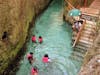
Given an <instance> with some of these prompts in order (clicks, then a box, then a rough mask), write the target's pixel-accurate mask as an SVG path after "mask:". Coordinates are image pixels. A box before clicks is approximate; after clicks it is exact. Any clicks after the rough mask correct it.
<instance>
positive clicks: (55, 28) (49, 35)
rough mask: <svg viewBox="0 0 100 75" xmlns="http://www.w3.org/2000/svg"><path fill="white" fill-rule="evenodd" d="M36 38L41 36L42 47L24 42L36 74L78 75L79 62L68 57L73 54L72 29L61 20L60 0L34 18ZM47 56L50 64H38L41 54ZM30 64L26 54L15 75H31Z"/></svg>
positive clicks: (33, 31) (61, 5)
mask: <svg viewBox="0 0 100 75" xmlns="http://www.w3.org/2000/svg"><path fill="white" fill-rule="evenodd" d="M31 31H32V34H35V35H36V36H37V38H38V36H39V35H41V36H42V37H43V43H42V44H39V43H37V44H33V43H32V42H31V38H30V41H29V42H28V43H27V52H26V54H27V53H29V52H33V53H34V57H35V58H36V61H35V62H34V63H33V66H37V67H38V69H39V75H77V72H78V70H79V68H80V62H77V61H75V60H71V59H70V58H69V56H70V55H71V52H72V50H73V49H72V47H71V46H72V45H71V37H72V30H71V26H70V25H68V24H67V23H66V22H64V21H63V0H54V1H53V2H52V3H51V4H50V6H49V7H48V9H47V10H45V12H44V13H43V14H42V15H41V16H40V18H38V19H37V21H36V25H35V28H33V29H32V30H31ZM45 53H47V54H48V55H49V57H50V58H51V60H52V62H51V63H49V64H48V65H47V66H46V65H44V64H43V63H42V61H41V59H42V57H43V55H44V54H45ZM30 70H31V65H30V64H29V63H28V61H27V59H26V55H25V56H24V58H23V59H22V60H21V61H20V68H19V70H18V72H17V73H16V75H30Z"/></svg>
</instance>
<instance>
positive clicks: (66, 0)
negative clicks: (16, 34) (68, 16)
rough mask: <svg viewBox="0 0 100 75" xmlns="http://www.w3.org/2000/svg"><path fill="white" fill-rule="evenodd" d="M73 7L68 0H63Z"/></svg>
mask: <svg viewBox="0 0 100 75" xmlns="http://www.w3.org/2000/svg"><path fill="white" fill-rule="evenodd" d="M65 2H67V3H68V4H69V5H70V6H71V7H72V8H73V9H74V8H75V7H74V6H73V5H72V4H71V3H70V2H69V1H68V0H65Z"/></svg>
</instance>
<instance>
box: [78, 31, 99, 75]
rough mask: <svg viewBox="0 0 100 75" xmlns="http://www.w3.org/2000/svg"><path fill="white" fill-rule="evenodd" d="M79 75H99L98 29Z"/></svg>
mask: <svg viewBox="0 0 100 75" xmlns="http://www.w3.org/2000/svg"><path fill="white" fill-rule="evenodd" d="M79 75H100V29H99V31H98V36H97V38H96V39H95V41H94V44H93V46H92V47H91V48H90V49H89V50H88V51H87V53H86V55H85V58H84V62H83V65H82V67H81V70H80V72H79Z"/></svg>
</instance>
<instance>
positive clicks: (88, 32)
mask: <svg viewBox="0 0 100 75" xmlns="http://www.w3.org/2000/svg"><path fill="white" fill-rule="evenodd" d="M82 33H84V34H88V35H90V34H91V33H92V32H91V31H89V30H86V31H85V30H84V31H82Z"/></svg>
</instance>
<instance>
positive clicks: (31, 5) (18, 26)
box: [0, 0, 50, 74]
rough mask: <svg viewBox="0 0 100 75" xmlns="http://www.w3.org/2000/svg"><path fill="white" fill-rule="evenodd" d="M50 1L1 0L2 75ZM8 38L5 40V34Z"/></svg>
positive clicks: (0, 57)
mask: <svg viewBox="0 0 100 75" xmlns="http://www.w3.org/2000/svg"><path fill="white" fill-rule="evenodd" d="M49 1H50V0H0V74H1V73H2V72H3V71H4V69H5V68H6V67H7V66H8V64H9V63H10V61H11V60H13V59H14V58H15V57H16V54H17V53H18V52H19V50H20V48H21V47H22V46H23V44H24V43H25V40H26V37H27V34H28V29H29V25H30V23H31V25H32V22H33V21H35V16H36V14H38V13H39V12H41V11H42V10H43V9H44V7H45V6H46V5H47V4H48V3H49ZM5 32H6V37H5V38H4V39H3V36H4V33H5Z"/></svg>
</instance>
